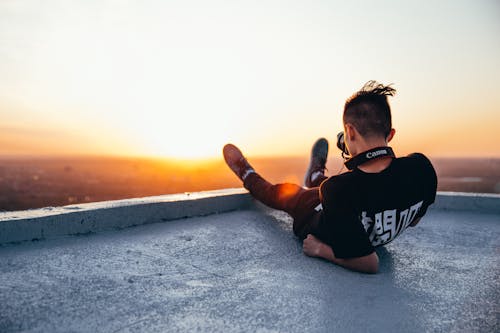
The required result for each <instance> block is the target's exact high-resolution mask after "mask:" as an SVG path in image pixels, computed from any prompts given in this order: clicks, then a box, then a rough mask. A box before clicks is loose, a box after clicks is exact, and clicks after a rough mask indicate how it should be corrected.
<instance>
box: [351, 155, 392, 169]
mask: <svg viewBox="0 0 500 333" xmlns="http://www.w3.org/2000/svg"><path fill="white" fill-rule="evenodd" d="M391 162H392V157H390V156H383V157H379V158H376V159H374V160H371V161H368V162H365V163H363V164H361V165H360V166H358V169H359V170H361V171H363V172H366V173H378V172H382V171H384V170H385V169H387V168H388V167H389V165H391Z"/></svg>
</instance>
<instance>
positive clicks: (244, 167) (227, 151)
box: [222, 143, 255, 181]
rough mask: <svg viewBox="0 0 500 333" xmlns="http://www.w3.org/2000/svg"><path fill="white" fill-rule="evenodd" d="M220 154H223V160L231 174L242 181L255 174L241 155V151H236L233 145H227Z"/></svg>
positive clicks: (236, 148)
mask: <svg viewBox="0 0 500 333" xmlns="http://www.w3.org/2000/svg"><path fill="white" fill-rule="evenodd" d="M222 153H223V154H224V159H225V160H226V163H227V165H228V166H229V168H230V169H231V170H233V172H234V173H235V174H236V176H238V178H240V179H241V180H242V181H243V180H245V178H246V177H247V176H248V175H249V174H251V173H252V172H255V170H254V169H253V168H252V166H251V165H250V164H249V163H248V161H247V159H246V158H245V157H244V156H243V154H242V153H241V150H239V149H238V147H236V146H235V145H233V144H230V143H228V144H227V145H225V146H224V149H222Z"/></svg>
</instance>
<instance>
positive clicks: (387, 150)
mask: <svg viewBox="0 0 500 333" xmlns="http://www.w3.org/2000/svg"><path fill="white" fill-rule="evenodd" d="M384 156H389V157H396V156H395V155H394V151H393V150H392V148H391V147H377V148H373V149H370V150H367V151H365V152H362V153H361V154H358V155H356V156H354V157H351V158H349V159H347V160H346V161H345V162H344V165H345V166H346V168H347V169H349V170H352V169H354V168H356V167H358V166H359V165H361V164H363V163H366V162H368V161H371V160H374V159H376V158H379V157H384Z"/></svg>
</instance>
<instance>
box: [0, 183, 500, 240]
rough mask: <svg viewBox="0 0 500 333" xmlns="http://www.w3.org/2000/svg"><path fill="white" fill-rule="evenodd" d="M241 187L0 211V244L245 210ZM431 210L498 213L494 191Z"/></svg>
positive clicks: (499, 199)
mask: <svg viewBox="0 0 500 333" xmlns="http://www.w3.org/2000/svg"><path fill="white" fill-rule="evenodd" d="M252 206H255V200H253V199H252V197H251V196H250V194H249V193H248V192H247V191H246V190H245V189H243V188H233V189H223V190H215V191H204V192H195V193H188V192H186V193H182V194H171V195H160V196H152V197H144V198H134V199H124V200H113V201H103V202H95V203H86V204H75V205H68V206H62V207H46V208H41V209H30V210H24V211H13V212H0V244H3V243H10V242H19V241H27V240H40V239H47V238H53V237H57V236H62V235H78V234H88V233H94V232H99V231H103V230H109V229H114V228H116V229H122V228H126V227H131V226H136V225H142V224H149V223H158V222H165V221H170V220H176V219H181V218H189V217H196V216H205V215H211V214H218V213H224V212H229V211H233V210H241V209H248V208H250V207H252ZM431 209H440V210H453V211H474V212H477V213H500V195H498V194H482V193H460V192H438V194H437V198H436V202H435V203H434V205H432V206H431Z"/></svg>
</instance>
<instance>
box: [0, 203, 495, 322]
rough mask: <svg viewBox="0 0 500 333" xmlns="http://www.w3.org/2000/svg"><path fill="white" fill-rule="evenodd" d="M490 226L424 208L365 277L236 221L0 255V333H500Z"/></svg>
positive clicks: (252, 219)
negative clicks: (374, 271) (378, 266)
mask: <svg viewBox="0 0 500 333" xmlns="http://www.w3.org/2000/svg"><path fill="white" fill-rule="evenodd" d="M499 222H500V217H499V215H498V214H491V213H490V214H482V213H480V212H474V211H469V212H467V211H460V212H456V211H449V210H435V209H434V210H430V211H429V213H428V215H427V217H426V219H425V220H424V221H423V222H421V224H420V225H419V226H417V227H416V228H412V229H409V230H407V231H406V232H405V233H404V234H403V235H402V236H400V237H399V238H398V239H396V240H395V241H394V242H393V243H391V244H389V245H387V246H386V247H385V248H381V249H379V251H378V252H379V256H380V257H381V269H380V273H379V274H376V275H363V274H359V273H355V272H351V271H348V270H345V269H343V268H341V267H338V266H335V265H333V264H330V263H328V262H325V261H323V260H319V259H312V258H308V257H306V256H304V255H303V254H302V248H301V242H300V241H298V240H297V239H296V238H294V236H293V235H292V233H291V224H290V220H289V218H288V217H287V216H286V214H283V213H280V212H276V211H271V210H265V211H260V210H244V211H237V212H230V213H224V214H216V215H210V216H205V217H196V218H188V219H180V220H175V221H170V222H167V223H156V224H148V225H142V226H137V227H131V228H127V229H123V230H117V231H107V232H101V233H97V234H92V233H90V234H87V235H80V236H66V237H59V238H56V239H51V240H44V241H35V242H22V243H19V244H7V245H2V246H0V332H18V331H23V332H176V331H184V332H193V331H203V332H205V331H207V332H210V331H214V332H255V331H259V332H498V331H500V325H499V308H500V290H499V285H500V284H499V282H500V281H499V280H500V278H499V275H500V274H499V273H500V268H499V267H500V265H499V261H500V260H499V250H500V238H499V236H500V224H499Z"/></svg>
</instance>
